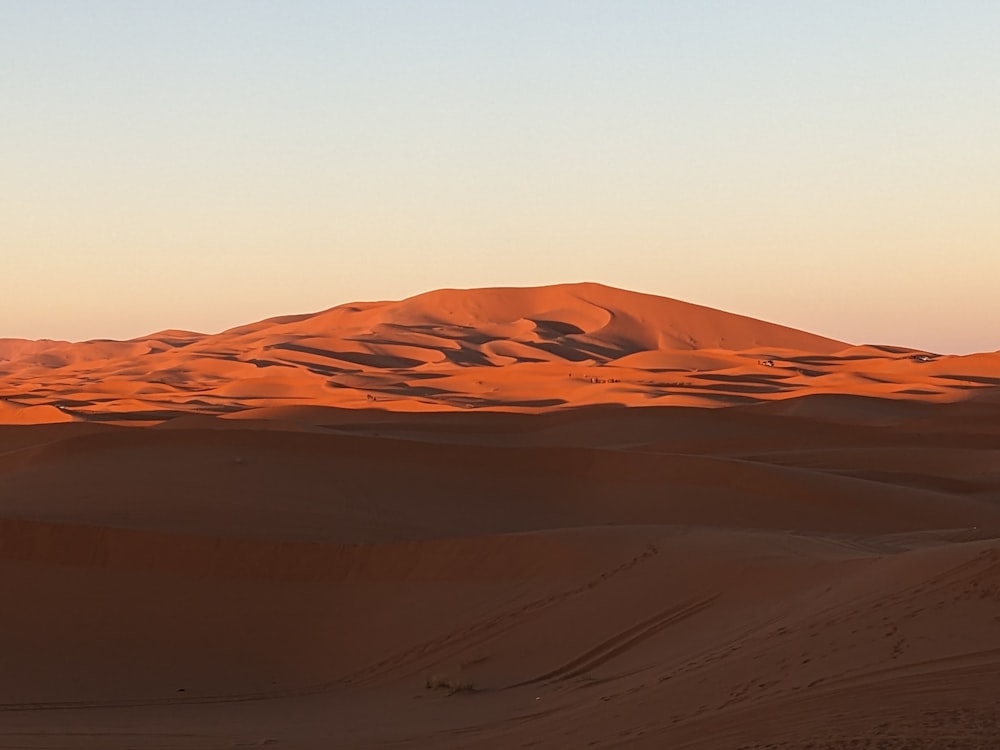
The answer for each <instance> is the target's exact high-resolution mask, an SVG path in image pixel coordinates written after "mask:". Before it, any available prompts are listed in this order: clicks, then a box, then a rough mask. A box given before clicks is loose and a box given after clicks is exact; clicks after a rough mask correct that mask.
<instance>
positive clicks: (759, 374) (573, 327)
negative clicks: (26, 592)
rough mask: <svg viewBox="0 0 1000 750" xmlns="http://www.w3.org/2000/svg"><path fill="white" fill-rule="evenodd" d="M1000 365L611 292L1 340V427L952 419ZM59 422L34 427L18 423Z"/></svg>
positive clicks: (422, 298)
mask: <svg viewBox="0 0 1000 750" xmlns="http://www.w3.org/2000/svg"><path fill="white" fill-rule="evenodd" d="M998 384H1000V354H997V353H993V354H979V355H973V356H966V357H956V356H938V355H935V354H933V353H929V352H917V351H913V350H909V349H900V348H898V347H886V346H880V347H875V346H860V347H858V346H850V345H848V344H846V343H844V342H839V341H833V340H831V339H828V338H824V337H821V336H814V335H812V334H808V333H804V332H802V331H796V330H793V329H790V328H786V327H783V326H779V325H774V324H772V323H766V322H764V321H759V320H754V319H751V318H746V317H743V316H739V315H734V314H731V313H725V312H722V311H719V310H713V309H710V308H705V307H700V306H698V305H692V304H689V303H686V302H679V301H677V300H671V299H665V298H661V297H654V296H650V295H646V294H637V293H634V292H627V291H623V290H619V289H613V288H610V287H605V286H601V285H598V284H572V285H562V286H552V287H540V288H526V289H479V290H461V291H459V290H443V291H437V292H430V293H428V294H423V295H419V296H417V297H413V298H411V299H408V300H404V301H402V302H377V303H358V304H352V305H341V306H339V307H335V308H332V309H330V310H327V311H325V312H321V313H316V314H312V315H296V316H288V317H283V318H274V319H270V320H265V321H261V322H259V323H254V324H251V325H246V326H241V327H238V328H234V329H232V330H229V331H224V332H222V333H219V334H215V335H203V334H198V333H192V332H187V331H162V332H160V333H156V334H152V335H149V336H144V337H141V338H139V339H136V340H133V341H124V342H120V341H89V342H83V343H67V342H56V341H18V340H11V339H3V340H0V397H2V398H3V399H5V401H6V405H5V406H4V408H3V410H0V423H4V422H8V423H10V422H21V423H24V422H28V421H34V422H48V421H53V420H55V419H74V418H78V419H94V418H102V419H118V420H124V419H128V420H133V421H157V420H161V419H163V418H166V417H170V416H176V415H177V414H178V413H198V414H219V415H222V414H232V413H236V412H245V411H247V410H251V409H259V408H271V407H277V406H287V405H292V404H294V405H323V406H336V407H343V408H366V407H369V406H371V405H372V404H373V403H375V404H377V405H378V406H379V408H382V409H389V410H396V411H426V410H433V411H442V410H449V409H477V408H478V409H482V408H486V409H493V410H497V409H503V410H539V409H548V408H552V407H560V406H585V405H592V404H623V405H628V406H652V405H692V406H727V405H732V404H739V403H754V402H761V401H774V400H783V399H788V398H794V397H797V396H802V395H807V394H838V395H867V396H873V397H877V398H884V399H885V398H891V399H907V400H919V401H954V400H961V399H964V398H966V397H968V396H969V395H970V394H971V393H972V392H974V391H976V390H979V389H983V388H995V387H996V386H997V385H998ZM37 406H49V407H56V408H57V409H58V410H59V411H61V412H62V413H61V414H59V413H56V412H55V411H54V410H53V409H49V410H40V409H34V410H29V411H25V410H24V409H22V408H21V407H37Z"/></svg>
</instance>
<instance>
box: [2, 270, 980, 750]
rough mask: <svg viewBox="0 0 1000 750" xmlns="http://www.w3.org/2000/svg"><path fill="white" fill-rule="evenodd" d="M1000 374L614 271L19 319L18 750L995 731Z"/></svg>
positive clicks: (771, 742)
mask: <svg viewBox="0 0 1000 750" xmlns="http://www.w3.org/2000/svg"><path fill="white" fill-rule="evenodd" d="M998 385H1000V354H998V353H986V354H977V355H970V356H964V357H958V356H943V355H938V354H936V353H933V352H918V351H913V350H907V349H902V348H898V347H891V346H853V345H851V344H848V343H845V342H838V341H833V340H831V339H827V338H823V337H820V336H814V335H812V334H808V333H804V332H801V331H797V330H794V329H790V328H785V327H782V326H777V325H773V324H770V323H765V322H762V321H756V320H752V319H750V318H744V317H740V316H735V315H731V314H729V313H724V312H721V311H717V310H711V309H709V308H704V307H699V306H696V305H690V304H688V303H684V302H678V301H676V300H669V299H663V298H658V297H652V296H649V295H640V294H635V293H632V292H624V291H622V290H617V289H612V288H609V287H604V286H600V285H596V284H581V285H563V286H557V287H545V288H536V289H491V290H471V291H454V290H449V291H440V292H431V293H428V294H426V295H421V296H418V297H415V298H412V299H410V300H405V301H403V302H398V303H359V304H355V305H344V306H340V307H337V308H333V309H331V310H328V311H326V312H322V313H318V314H313V315H301V316H291V317H286V318H278V319H272V320H268V321H263V322H261V323H256V324H252V325H248V326H242V327H240V328H236V329H232V330H230V331H226V332H223V333H220V334H215V335H203V334H196V333H188V332H181V331H167V332H162V333H159V334H155V335H152V336H147V337H142V338H139V339H135V340H132V341H124V342H119V341H91V342H82V343H66V342H52V341H22V340H12V339H0V399H2V400H0V601H2V602H3V616H2V617H0V638H2V643H3V644H4V648H3V649H2V650H0V748H106V749H109V750H117V749H121V748H148V749H151V748H158V749H163V748H177V749H178V750H180V749H187V748H190V749H192V750H194V749H202V748H240V747H275V748H310V749H311V748H317V749H318V748H467V747H476V748H480V747H481V748H522V747H523V748H588V747H592V748H647V747H648V748H678V749H681V748H688V749H691V750H695V749H697V750H737V749H739V750H750V749H751V748H754V749H758V750H759V749H763V748H787V749H792V748H796V749H797V748H812V750H841V749H848V748H852V749H853V748H860V749H872V750H874V749H878V750H886V749H890V750H891V749H897V748H898V749H900V750H901V749H903V748H917V749H925V750H929V749H932V748H950V749H953V750H971V749H972V748H998V747H1000V709H998V705H1000V679H998V677H1000V388H998V387H997V386H998Z"/></svg>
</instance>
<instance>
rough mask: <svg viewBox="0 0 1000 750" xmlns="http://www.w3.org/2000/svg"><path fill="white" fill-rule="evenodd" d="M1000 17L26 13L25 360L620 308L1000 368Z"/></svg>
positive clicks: (11, 249)
mask: <svg viewBox="0 0 1000 750" xmlns="http://www.w3.org/2000/svg"><path fill="white" fill-rule="evenodd" d="M998 39H1000V2H996V1H995V0H984V1H981V2H975V1H959V0H951V1H950V2H920V1H918V0H913V1H906V2H904V1H902V0H897V1H891V2H890V1H879V0H868V1H864V2H862V1H858V2H848V1H845V0H840V1H836V2H834V1H830V2H810V1H809V0H795V1H791V0H789V1H788V2H770V1H767V0H761V1H760V2H738V1H737V0H732V1H731V2H712V1H710V0H709V1H699V2H695V1H693V0H692V1H691V2H680V1H678V2H669V1H667V0H663V1H662V2H635V1H630V0H615V1H613V2H612V1H611V0H606V1H605V2H590V1H588V0H572V1H569V0H567V1H559V2H556V1H546V0H531V1H530V2H529V1H521V0H503V1H502V2H500V1H498V2H493V1H487V0H483V1H479V0H453V1H451V2H439V1H436V0H419V1H418V0H412V1H410V2H403V1H402V0H399V1H396V2H389V1H379V0H372V1H371V2H332V1H329V2H321V1H319V0H314V1H299V2H295V1H294V0H282V1H281V2H278V1H277V0H274V1H272V2H256V1H254V0H211V1H210V0H193V1H191V0H170V1H169V2H156V3H154V2H132V1H131V0H120V1H118V2H112V1H109V0H89V1H88V2H76V1H74V0H65V1H63V2H54V1H52V0H30V1H27V2H25V1H18V0H0V102H2V105H0V107H2V109H0V113H2V117H0V261H2V265H0V278H2V282H0V337H4V336H13V337H26V338H41V337H47V338H70V339H82V338H93V337H113V338H127V337H132V336H137V335H140V334H143V333H148V332H152V331H154V330H158V329H162V328H167V327H176V328H189V329H195V330H202V331H215V330H221V329H223V328H226V327H229V326H233V325H237V324H241V323H246V322H249V321H252V320H256V319H260V318H263V317H267V316H270V315H276V314H285V313H293V312H306V311H312V310H318V309H322V308H326V307H330V306H333V305H335V304H339V303H342V302H350V301H355V300H368V299H396V298H401V297H405V296H409V295H412V294H415V293H419V292H422V291H428V290H430V289H435V288H441V287H469V286H508V285H516V286H520V285H536V284H549V283H558V282H564V281H583V280H591V281H600V282H603V283H606V284H611V285H614V286H621V287H625V288H629V289H635V290H639V291H646V292H652V293H655V294H661V295H664V296H670V297H677V298H680V299H685V300H688V301H692V302H697V303H699V304H705V305H711V306H713V307H720V308H723V309H727V310H732V311H734V312H740V313H743V314H748V315H753V316H755V317H761V318H765V319H768V320H773V321H775V322H780V323H784V324H787V325H791V326H794V327H797V328H803V329H806V330H811V331H814V332H816V333H821V334H825V335H829V336H833V337H836V338H840V339H845V340H848V341H851V342H856V343H862V342H873V343H874V342H877V343H894V344H901V345H908V346H913V347H919V348H927V349H931V350H935V351H945V352H967V351H973V350H995V349H1000V325H997V323H998V321H1000V293H998V288H1000V83H998V82H1000V44H998V42H997V40H998Z"/></svg>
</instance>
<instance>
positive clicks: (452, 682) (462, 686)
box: [424, 674, 476, 695]
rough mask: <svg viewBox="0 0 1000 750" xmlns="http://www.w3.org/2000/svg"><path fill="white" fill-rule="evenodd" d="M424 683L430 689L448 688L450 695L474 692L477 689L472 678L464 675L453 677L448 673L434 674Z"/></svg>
mask: <svg viewBox="0 0 1000 750" xmlns="http://www.w3.org/2000/svg"><path fill="white" fill-rule="evenodd" d="M424 685H425V687H426V688H427V689H428V690H446V691H447V692H448V695H453V694H454V693H472V692H475V689H476V688H475V687H474V686H473V684H472V681H471V680H469V679H467V678H465V677H462V676H458V677H452V676H449V675H446V674H432V675H431V676H430V677H428V678H427V681H426V682H425V683H424Z"/></svg>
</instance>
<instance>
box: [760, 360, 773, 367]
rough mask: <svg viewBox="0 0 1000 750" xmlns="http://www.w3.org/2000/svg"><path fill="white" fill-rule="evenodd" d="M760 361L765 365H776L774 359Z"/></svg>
mask: <svg viewBox="0 0 1000 750" xmlns="http://www.w3.org/2000/svg"><path fill="white" fill-rule="evenodd" d="M760 363H761V364H762V365H763V366H764V367H774V360H773V359H762V360H761V361H760Z"/></svg>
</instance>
